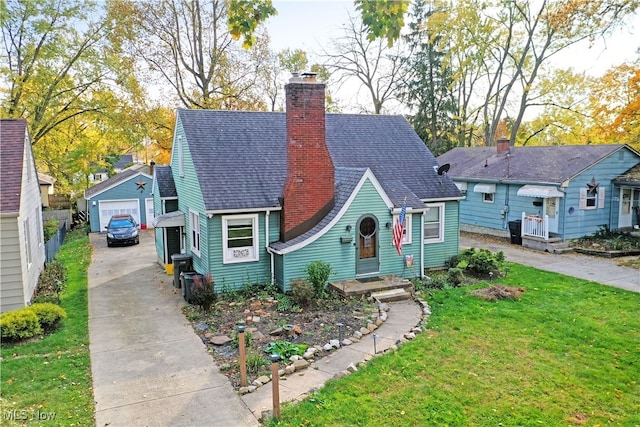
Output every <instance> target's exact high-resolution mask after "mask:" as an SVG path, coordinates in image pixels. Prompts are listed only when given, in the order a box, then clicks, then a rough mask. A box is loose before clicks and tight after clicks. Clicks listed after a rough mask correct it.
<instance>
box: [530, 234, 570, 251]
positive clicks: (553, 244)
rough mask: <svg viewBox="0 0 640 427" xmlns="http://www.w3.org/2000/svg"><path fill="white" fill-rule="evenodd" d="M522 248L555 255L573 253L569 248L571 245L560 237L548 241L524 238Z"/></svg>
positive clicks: (537, 238)
mask: <svg viewBox="0 0 640 427" xmlns="http://www.w3.org/2000/svg"><path fill="white" fill-rule="evenodd" d="M522 246H523V247H525V248H529V249H534V250H536V251H542V252H549V253H553V254H562V253H565V252H572V251H573V248H571V247H569V243H567V242H563V241H562V239H561V238H559V237H549V239H548V240H544V239H541V238H539V237H530V236H523V237H522Z"/></svg>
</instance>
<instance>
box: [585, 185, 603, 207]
mask: <svg viewBox="0 0 640 427" xmlns="http://www.w3.org/2000/svg"><path fill="white" fill-rule="evenodd" d="M579 208H580V209H602V208H604V188H602V187H601V188H598V189H597V190H596V191H589V190H588V189H587V188H581V189H580V204H579Z"/></svg>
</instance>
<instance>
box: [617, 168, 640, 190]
mask: <svg viewBox="0 0 640 427" xmlns="http://www.w3.org/2000/svg"><path fill="white" fill-rule="evenodd" d="M613 181H614V182H617V183H619V184H632V185H638V184H640V163H639V164H637V165H636V166H634V167H632V168H631V169H629V170H628V171H626V172H625V173H623V174H622V175H620V176H619V177H618V178H616V179H614V180H613Z"/></svg>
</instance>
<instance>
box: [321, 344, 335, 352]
mask: <svg viewBox="0 0 640 427" xmlns="http://www.w3.org/2000/svg"><path fill="white" fill-rule="evenodd" d="M322 349H323V350H324V351H331V350H333V346H332V345H331V344H329V343H327V344H325V345H324V347H323V348H322Z"/></svg>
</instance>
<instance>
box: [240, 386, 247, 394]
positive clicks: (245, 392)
mask: <svg viewBox="0 0 640 427" xmlns="http://www.w3.org/2000/svg"><path fill="white" fill-rule="evenodd" d="M238 393H240V394H247V393H249V387H240V388H239V389H238Z"/></svg>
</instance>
